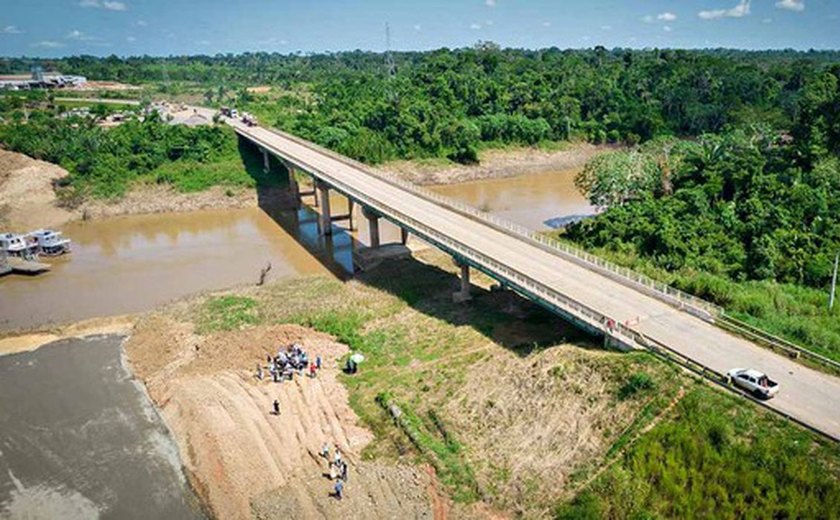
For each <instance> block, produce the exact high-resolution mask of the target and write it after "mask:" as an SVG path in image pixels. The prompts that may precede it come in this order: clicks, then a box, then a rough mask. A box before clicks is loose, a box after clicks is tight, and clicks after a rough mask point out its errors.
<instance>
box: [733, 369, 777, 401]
mask: <svg viewBox="0 0 840 520" xmlns="http://www.w3.org/2000/svg"><path fill="white" fill-rule="evenodd" d="M728 375H729V377H730V379H731V380H732V383H734V384H735V386H737V387H739V388H743V389H744V390H746V391H747V392H749V393H751V394H752V395H754V396H755V397H758V398H759V399H770V398H771V397H773V396H774V395H776V394H777V393H779V383H777V382H775V381H773V380H772V379H770V378H769V377H767V374H764V373H762V372H759V371H758V370H753V369H751V368H733V369H732V370H730V371H729V372H728Z"/></svg>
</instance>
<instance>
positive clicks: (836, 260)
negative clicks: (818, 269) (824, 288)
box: [828, 252, 840, 312]
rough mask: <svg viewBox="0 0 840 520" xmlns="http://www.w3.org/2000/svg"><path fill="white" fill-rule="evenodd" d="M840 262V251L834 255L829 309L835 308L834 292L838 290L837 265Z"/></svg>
mask: <svg viewBox="0 0 840 520" xmlns="http://www.w3.org/2000/svg"><path fill="white" fill-rule="evenodd" d="M838 264H840V252H838V253H837V256H835V257H834V275H833V276H832V277H831V297H829V299H828V311H829V312H831V310H832V309H833V308H834V293H835V291H836V290H837V266H838Z"/></svg>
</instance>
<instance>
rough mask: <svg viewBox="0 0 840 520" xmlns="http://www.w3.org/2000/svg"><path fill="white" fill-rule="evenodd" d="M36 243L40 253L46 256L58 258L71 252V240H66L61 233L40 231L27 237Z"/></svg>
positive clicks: (47, 230)
mask: <svg viewBox="0 0 840 520" xmlns="http://www.w3.org/2000/svg"><path fill="white" fill-rule="evenodd" d="M26 238H27V240H28V241H30V242H31V243H34V244H35V246H36V248H37V251H38V253H40V254H42V255H46V256H58V255H63V254H64V253H69V252H70V239H69V238H64V237H63V236H62V235H61V232H60V231H53V230H51V229H38V230H36V231H32V232H31V233H28V234H27V235H26Z"/></svg>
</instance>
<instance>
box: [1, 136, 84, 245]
mask: <svg viewBox="0 0 840 520" xmlns="http://www.w3.org/2000/svg"><path fill="white" fill-rule="evenodd" d="M66 175H67V170H65V169H63V168H61V167H60V166H56V165H54V164H50V163H48V162H44V161H38V160H35V159H32V158H29V157H27V156H25V155H22V154H18V153H13V152H7V151H5V150H0V227H4V228H8V229H9V230H12V229H20V230H26V231H30V230H31V229H34V228H38V227H55V226H59V225H61V224H63V223H65V222H67V221H69V220H72V219H73V218H74V214H73V213H72V212H70V211H67V210H65V209H62V208H60V207H58V205H57V204H56V202H57V199H56V196H55V191H54V190H53V183H54V182H55V181H57V180H58V179H61V178H62V177H65V176H66Z"/></svg>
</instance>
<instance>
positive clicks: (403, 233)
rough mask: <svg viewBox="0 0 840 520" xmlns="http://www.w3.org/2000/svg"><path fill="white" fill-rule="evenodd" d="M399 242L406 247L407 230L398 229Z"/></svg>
mask: <svg viewBox="0 0 840 520" xmlns="http://www.w3.org/2000/svg"><path fill="white" fill-rule="evenodd" d="M400 242H401V243H402V245H406V244H407V243H408V230H407V229H405V228H400Z"/></svg>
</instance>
